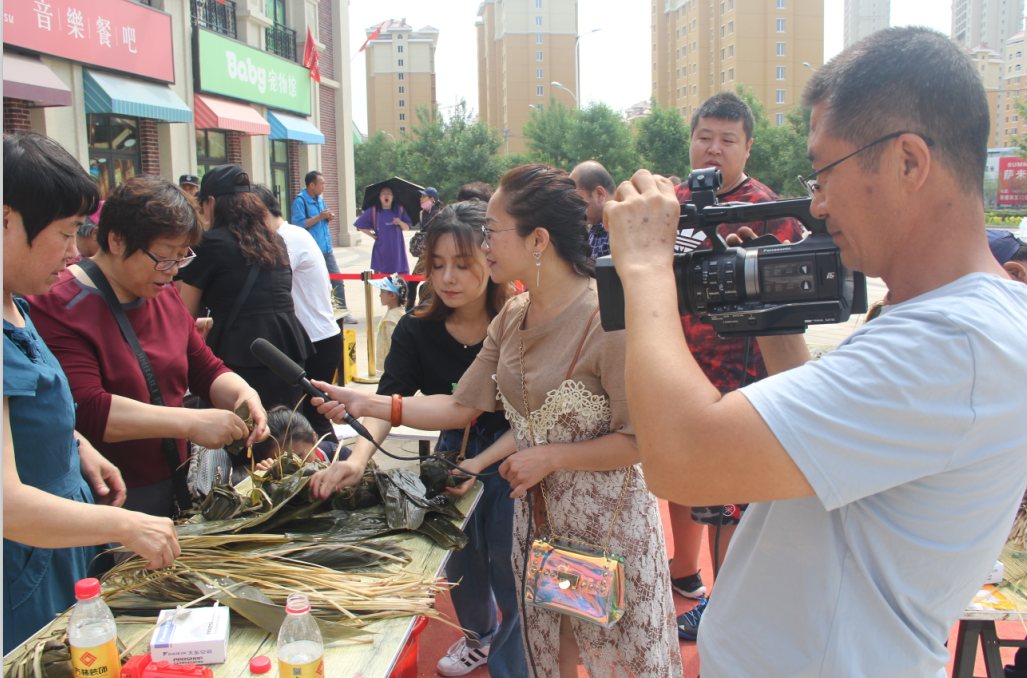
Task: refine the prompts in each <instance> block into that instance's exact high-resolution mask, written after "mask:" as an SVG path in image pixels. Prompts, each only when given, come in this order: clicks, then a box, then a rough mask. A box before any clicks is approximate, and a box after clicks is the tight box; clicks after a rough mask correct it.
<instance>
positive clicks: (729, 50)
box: [727, 45, 735, 59]
mask: <svg viewBox="0 0 1027 678" xmlns="http://www.w3.org/2000/svg"><path fill="white" fill-rule="evenodd" d="M734 55H735V46H734V45H728V46H727V57H728V59H730V58H731V57H733V56H734Z"/></svg>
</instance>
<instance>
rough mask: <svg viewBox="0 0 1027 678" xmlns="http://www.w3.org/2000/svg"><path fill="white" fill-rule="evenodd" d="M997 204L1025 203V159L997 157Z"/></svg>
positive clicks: (1026, 196) (1026, 168)
mask: <svg viewBox="0 0 1027 678" xmlns="http://www.w3.org/2000/svg"><path fill="white" fill-rule="evenodd" d="M998 204H1000V205H1027V160H1025V159H1023V158H999V159H998Z"/></svg>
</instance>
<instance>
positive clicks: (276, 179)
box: [271, 139, 291, 221]
mask: <svg viewBox="0 0 1027 678" xmlns="http://www.w3.org/2000/svg"><path fill="white" fill-rule="evenodd" d="M271 192H272V193H274V196H275V197H276V198H277V199H278V204H279V205H281V206H282V217H283V218H284V219H285V220H286V221H288V220H289V207H290V204H291V200H290V199H289V143H288V142H287V141H286V140H285V139H272V140H271Z"/></svg>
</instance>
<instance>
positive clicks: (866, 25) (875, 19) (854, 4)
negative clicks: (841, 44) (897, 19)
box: [845, 0, 891, 47]
mask: <svg viewBox="0 0 1027 678" xmlns="http://www.w3.org/2000/svg"><path fill="white" fill-rule="evenodd" d="M890 25H891V0H845V46H846V47H848V46H849V45H851V44H852V43H854V42H859V41H860V40H862V39H863V38H865V37H867V36H868V35H870V34H871V33H875V32H877V31H879V30H881V29H882V28H888V26H890Z"/></svg>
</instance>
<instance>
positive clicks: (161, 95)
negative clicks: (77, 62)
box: [82, 68, 193, 122]
mask: <svg viewBox="0 0 1027 678" xmlns="http://www.w3.org/2000/svg"><path fill="white" fill-rule="evenodd" d="M82 84H83V86H84V88H85V99H86V112H87V113H116V114H120V115H135V116H138V117H140V118H152V119H154V120H161V121H163V122H192V120H193V112H192V111H191V110H190V109H189V107H188V106H186V105H185V102H184V101H182V100H181V99H179V98H178V95H177V94H175V93H174V92H172V91H171V88H170V87H168V86H167V85H155V84H153V83H149V82H143V81H141V80H132V79H131V78H123V77H121V76H118V75H111V74H110V73H100V72H98V71H90V70H88V69H85V68H83V69H82Z"/></svg>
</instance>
